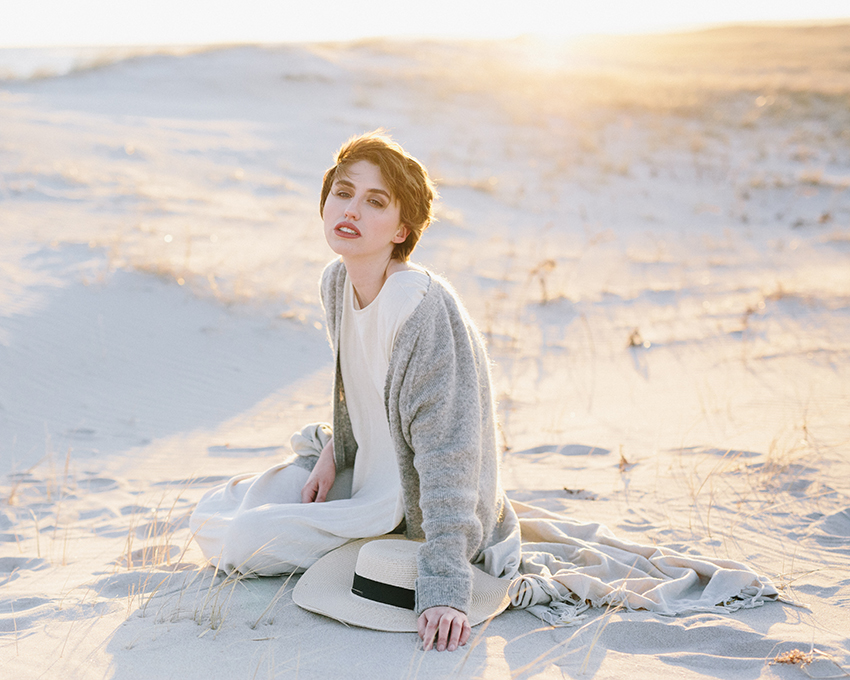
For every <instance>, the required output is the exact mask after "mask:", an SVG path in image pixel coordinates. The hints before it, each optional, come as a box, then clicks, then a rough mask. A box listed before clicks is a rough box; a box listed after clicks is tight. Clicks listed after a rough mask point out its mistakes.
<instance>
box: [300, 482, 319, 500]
mask: <svg viewBox="0 0 850 680" xmlns="http://www.w3.org/2000/svg"><path fill="white" fill-rule="evenodd" d="M315 497H316V486H315V482H314V481H313V480H312V479H308V480H307V483H306V484H305V485H304V487H303V488H302V489H301V502H302V503H312V502H313V499H314V498H315Z"/></svg>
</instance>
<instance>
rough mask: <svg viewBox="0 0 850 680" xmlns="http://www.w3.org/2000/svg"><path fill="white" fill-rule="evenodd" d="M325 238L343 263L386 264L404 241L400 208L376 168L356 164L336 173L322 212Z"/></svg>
mask: <svg viewBox="0 0 850 680" xmlns="http://www.w3.org/2000/svg"><path fill="white" fill-rule="evenodd" d="M323 217H324V223H325V238H326V239H327V241H328V245H329V246H330V247H331V249H332V250H333V251H334V252H335V253H336V254H337V255H341V256H342V258H343V260H355V259H364V261H365V260H368V259H374V260H375V262H376V263H386V262H387V261H389V260H390V259H391V257H392V251H393V246H394V245H395V244H396V243H401V242H403V241H404V239H406V238H407V235H408V233H409V232H408V229H407V227H405V226H404V225H402V224H401V217H400V206H399V203H398V201H397V200H395V199H394V198H393V197H392V194H391V193H390V190H389V189H388V188H387V185H386V183H385V182H384V178H383V177H382V176H381V171H380V169H379V168H378V166H377V165H375V164H374V163H370V162H369V161H357V162H356V163H353V164H352V165H350V166H349V167H347V168H345V170H344V171H338V172H337V177H336V179H335V180H334V183H333V185H331V190H330V193H329V194H328V197H327V199H326V200H325V207H324V210H323Z"/></svg>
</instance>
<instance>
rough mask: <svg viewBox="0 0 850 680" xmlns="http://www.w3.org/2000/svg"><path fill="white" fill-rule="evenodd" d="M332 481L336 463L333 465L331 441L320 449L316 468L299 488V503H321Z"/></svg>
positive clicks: (332, 445) (332, 443)
mask: <svg viewBox="0 0 850 680" xmlns="http://www.w3.org/2000/svg"><path fill="white" fill-rule="evenodd" d="M334 479H336V463H334V440H333V439H331V440H330V441H329V442H328V443H327V444H326V445H325V448H323V449H322V452H321V453H320V454H319V460H317V461H316V466H315V467H314V468H313V471H312V472H311V473H310V476H309V477H308V478H307V482H306V483H305V484H304V486H303V487H302V488H301V502H302V503H312V502H314V501H315V502H316V503H321V502H323V501H324V500H325V498H327V496H328V491H330V490H331V487H332V486H333V485H334Z"/></svg>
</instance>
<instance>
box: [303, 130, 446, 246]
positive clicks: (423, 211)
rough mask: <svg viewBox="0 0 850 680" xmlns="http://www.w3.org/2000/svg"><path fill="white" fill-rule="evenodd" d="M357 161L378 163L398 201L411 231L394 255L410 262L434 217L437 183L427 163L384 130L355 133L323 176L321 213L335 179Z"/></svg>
mask: <svg viewBox="0 0 850 680" xmlns="http://www.w3.org/2000/svg"><path fill="white" fill-rule="evenodd" d="M358 161H369V162H370V163H372V164H374V165H376V166H378V170H380V172H381V177H382V178H383V180H384V182H386V183H387V187H388V188H389V190H390V194H391V197H392V199H393V200H396V201H398V203H399V207H400V211H399V212H400V217H401V223H402V224H403V225H404V226H405V227H407V228H408V230H409V231H410V233H409V234H408V236H407V238H406V239H405V240H404V241H402V242H401V243H396V244H395V245H394V246H393V254H392V259H394V260H399V261H401V262H407V260H409V259H410V254H411V253H412V252H413V249H414V248H415V247H416V244H417V243H418V242H419V239H420V238H421V237H422V232H424V231H425V229H427V228H428V225H429V224H431V221H432V220H433V219H434V211H433V203H434V199H436V198H437V190H436V188H435V187H434V183H433V182H432V181H431V178H430V177H428V171H427V170H426V169H425V166H424V165H422V163H420V162H419V161H418V160H416V159H415V158H414V157H413V156H411V155H410V154H409V153H407V152H406V151H405V150H404V149H402V148H401V146H399V145H398V144H397V143H396V142H394V141H393V140H392V139H390V138H389V137H388V136H387V135H386V134H384V132H383V130H375V131H374V132H367V133H366V134H364V135H359V136H357V137H352V138H351V139H349V140H348V141H347V142H346V143H345V144H343V145H342V146H341V147H340V149H339V151H337V152H336V157H335V163H334V165H333V166H331V167H330V168H328V170H327V171H326V172H325V176H324V179H323V180H322V197H321V199H320V201H319V215H321V216H322V217H324V211H325V201H327V198H328V195H329V194H330V192H331V187H332V186H333V183H334V181H336V179H337V177H339V176H340V175H344V174H345V170H346V168H347V167H349V166H351V165H353V164H354V163H357V162H358Z"/></svg>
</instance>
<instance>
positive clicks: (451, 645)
mask: <svg viewBox="0 0 850 680" xmlns="http://www.w3.org/2000/svg"><path fill="white" fill-rule="evenodd" d="M462 633H463V621H461V620H460V619H455V620H454V622H453V623H452V627H451V629H450V630H449V640H448V646H447V649H448V650H449V651H450V652H453V651H455V650H456V649H457V646H458V644H461V643H460V637H461V635H462Z"/></svg>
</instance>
